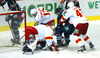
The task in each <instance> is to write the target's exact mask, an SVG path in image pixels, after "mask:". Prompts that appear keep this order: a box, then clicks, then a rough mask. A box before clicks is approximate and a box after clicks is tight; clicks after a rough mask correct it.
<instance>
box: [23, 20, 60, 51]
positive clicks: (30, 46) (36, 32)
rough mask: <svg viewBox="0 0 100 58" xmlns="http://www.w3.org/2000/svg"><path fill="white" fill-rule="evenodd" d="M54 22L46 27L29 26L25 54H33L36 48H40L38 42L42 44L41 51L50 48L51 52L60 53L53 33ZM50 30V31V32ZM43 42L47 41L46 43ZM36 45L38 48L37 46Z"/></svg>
mask: <svg viewBox="0 0 100 58" xmlns="http://www.w3.org/2000/svg"><path fill="white" fill-rule="evenodd" d="M53 26H54V21H52V22H49V23H48V24H46V25H42V24H39V25H37V26H33V27H31V26H27V27H26V30H25V38H26V39H25V42H26V44H25V46H24V47H23V50H22V51H23V52H32V51H33V50H34V49H36V47H38V42H40V44H41V45H40V46H41V49H42V48H43V47H45V46H46V44H47V46H48V48H49V49H50V51H54V50H56V51H59V50H58V49H57V48H56V47H55V44H54V41H53V37H52V35H53V31H52V28H53ZM48 30H49V31H48ZM43 41H46V42H45V43H44V42H43ZM35 45H36V46H35Z"/></svg>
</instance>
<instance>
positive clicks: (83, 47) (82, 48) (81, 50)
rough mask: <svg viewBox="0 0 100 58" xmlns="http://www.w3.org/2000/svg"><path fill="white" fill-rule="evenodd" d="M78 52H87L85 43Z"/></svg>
mask: <svg viewBox="0 0 100 58" xmlns="http://www.w3.org/2000/svg"><path fill="white" fill-rule="evenodd" d="M77 52H78V53H85V52H86V48H85V45H83V46H81V47H80V49H79V50H78V51H77Z"/></svg>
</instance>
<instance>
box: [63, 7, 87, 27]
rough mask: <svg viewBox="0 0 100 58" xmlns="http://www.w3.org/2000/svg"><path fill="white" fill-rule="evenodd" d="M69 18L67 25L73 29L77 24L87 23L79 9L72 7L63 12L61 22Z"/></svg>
mask: <svg viewBox="0 0 100 58" xmlns="http://www.w3.org/2000/svg"><path fill="white" fill-rule="evenodd" d="M67 18H70V20H69V23H71V24H73V25H74V26H75V27H76V25H77V24H78V23H87V22H88V20H87V18H86V17H85V16H84V15H83V14H82V12H81V9H80V8H79V7H72V8H69V9H68V10H65V11H64V12H63V16H62V18H61V21H64V20H66V19H67Z"/></svg>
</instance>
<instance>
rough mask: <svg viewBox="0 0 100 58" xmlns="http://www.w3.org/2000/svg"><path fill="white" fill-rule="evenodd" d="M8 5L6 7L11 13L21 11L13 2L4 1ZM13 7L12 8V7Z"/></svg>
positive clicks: (11, 0)
mask: <svg viewBox="0 0 100 58" xmlns="http://www.w3.org/2000/svg"><path fill="white" fill-rule="evenodd" d="M6 1H7V3H8V7H9V9H10V10H11V11H21V8H20V6H19V5H18V4H17V3H16V1H15V0H6ZM12 5H14V7H12Z"/></svg>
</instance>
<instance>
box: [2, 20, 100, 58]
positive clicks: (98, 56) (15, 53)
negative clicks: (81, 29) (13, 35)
mask: <svg viewBox="0 0 100 58" xmlns="http://www.w3.org/2000/svg"><path fill="white" fill-rule="evenodd" d="M89 23H90V24H89V28H88V33H87V35H88V36H89V37H90V39H91V41H92V42H93V44H94V45H95V50H91V49H90V48H89V45H88V44H87V43H85V42H84V44H85V45H86V49H87V52H86V53H81V54H78V53H77V52H76V51H77V49H78V48H79V47H78V45H77V44H76V43H75V41H74V39H73V36H71V42H70V44H69V46H68V47H63V48H62V50H60V51H59V53H57V52H52V51H49V50H39V51H34V52H33V55H23V54H22V48H19V49H16V50H11V51H8V52H1V53H0V58H100V45H99V44H100V42H99V41H100V38H99V37H100V21H90V22H89ZM6 49H7V48H6ZM12 49H14V47H12Z"/></svg>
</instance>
